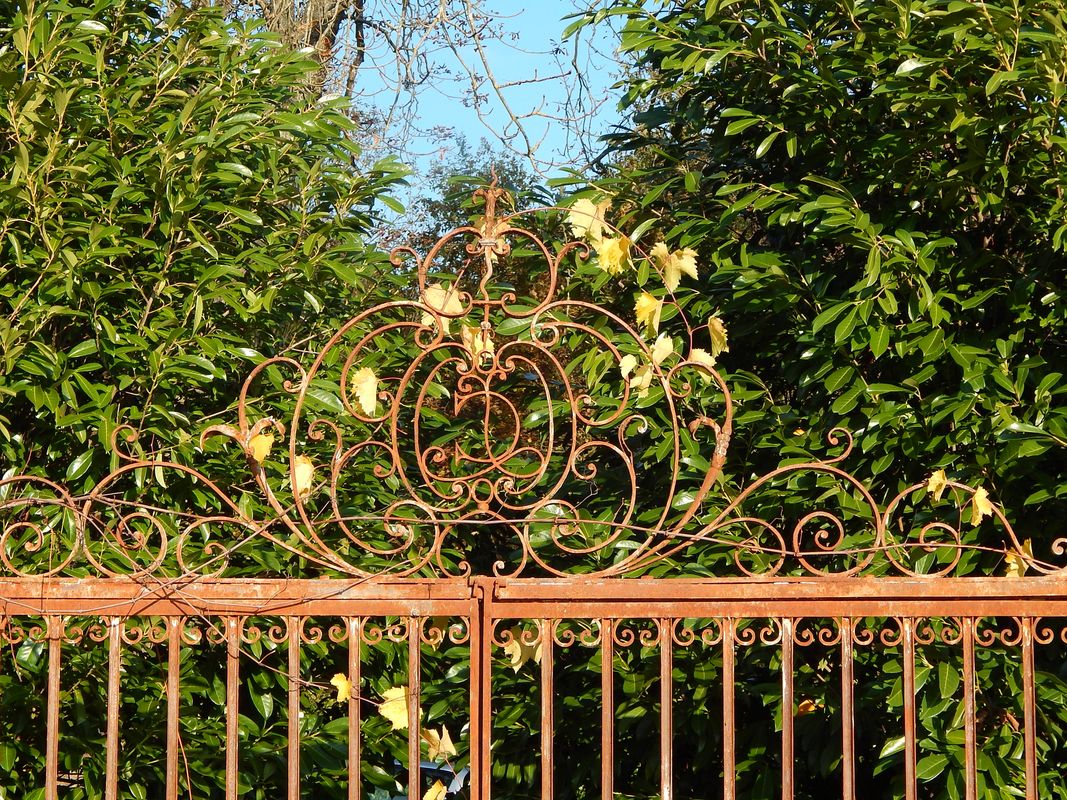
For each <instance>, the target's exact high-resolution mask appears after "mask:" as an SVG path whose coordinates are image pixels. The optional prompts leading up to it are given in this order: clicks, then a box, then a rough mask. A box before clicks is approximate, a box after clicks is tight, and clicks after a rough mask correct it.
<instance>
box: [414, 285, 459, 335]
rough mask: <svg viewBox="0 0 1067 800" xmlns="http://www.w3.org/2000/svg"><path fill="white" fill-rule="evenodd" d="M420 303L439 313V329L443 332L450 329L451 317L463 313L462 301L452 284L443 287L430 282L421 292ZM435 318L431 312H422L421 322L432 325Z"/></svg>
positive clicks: (457, 290)
mask: <svg viewBox="0 0 1067 800" xmlns="http://www.w3.org/2000/svg"><path fill="white" fill-rule="evenodd" d="M422 304H423V305H424V306H426V307H427V308H429V309H431V310H433V311H436V312H437V313H438V314H441V315H448V316H442V317H441V329H442V331H444V333H451V331H452V317H458V316H459V315H460V314H462V313H463V303H462V302H460V299H459V289H457V288H456V287H454V286H451V287H449V288H447V289H446V288H445V287H444V286H442V285H441V284H439V283H431V284H430V285H429V286H427V287H426V290H425V291H424V292H423V293H422ZM436 321H437V320H436V319H435V318H434V316H433V314H423V315H422V320H421V323H422V324H423V325H433V324H434V323H435V322H436Z"/></svg>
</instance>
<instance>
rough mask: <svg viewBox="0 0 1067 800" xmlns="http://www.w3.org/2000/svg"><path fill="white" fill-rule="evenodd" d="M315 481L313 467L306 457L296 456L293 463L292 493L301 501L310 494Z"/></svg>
mask: <svg viewBox="0 0 1067 800" xmlns="http://www.w3.org/2000/svg"><path fill="white" fill-rule="evenodd" d="M314 480H315V465H314V464H313V463H312V461H311V459H310V458H308V457H307V456H297V457H296V459H295V460H294V461H293V493H294V494H295V495H296V496H297V497H299V498H300V499H301V500H306V499H307V498H308V495H310V494H311V485H312V483H313V482H314Z"/></svg>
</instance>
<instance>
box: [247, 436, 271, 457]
mask: <svg viewBox="0 0 1067 800" xmlns="http://www.w3.org/2000/svg"><path fill="white" fill-rule="evenodd" d="M273 446H274V434H273V433H257V434H256V435H255V436H253V437H252V438H251V439H249V440H248V454H249V455H250V456H252V460H253V461H255V462H256V463H257V464H262V463H263V462H264V461H265V460H266V459H267V456H268V455H270V449H271V447H273Z"/></svg>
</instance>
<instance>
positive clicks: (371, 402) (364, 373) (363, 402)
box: [352, 367, 378, 416]
mask: <svg viewBox="0 0 1067 800" xmlns="http://www.w3.org/2000/svg"><path fill="white" fill-rule="evenodd" d="M352 388H353V389H354V390H355V392H356V400H357V401H358V402H359V407H360V409H361V410H362V411H363V413H364V414H366V415H367V416H373V414H374V412H375V410H376V409H377V408H378V376H377V375H375V374H374V370H372V369H371V368H370V367H360V368H359V369H358V370H356V374H355V375H353V376H352Z"/></svg>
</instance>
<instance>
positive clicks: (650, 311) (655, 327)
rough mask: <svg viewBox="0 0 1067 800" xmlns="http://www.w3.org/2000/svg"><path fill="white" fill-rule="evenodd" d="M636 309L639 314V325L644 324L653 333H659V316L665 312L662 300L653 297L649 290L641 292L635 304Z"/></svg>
mask: <svg viewBox="0 0 1067 800" xmlns="http://www.w3.org/2000/svg"><path fill="white" fill-rule="evenodd" d="M634 311H635V313H636V314H637V324H638V326H639V327H640V326H642V325H644V326H645V328H647V329H648V330H650V331H652V332H653V333H659V318H660V314H661V313H662V312H663V301H662V300H659V299H657V298H655V297H653V296H652V295H650V294H649V293H648V292H641V296H640V297H638V298H637V303H636V304H635V305H634Z"/></svg>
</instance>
